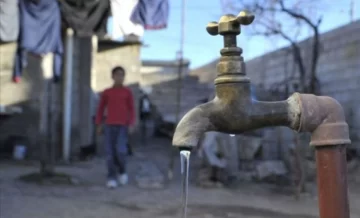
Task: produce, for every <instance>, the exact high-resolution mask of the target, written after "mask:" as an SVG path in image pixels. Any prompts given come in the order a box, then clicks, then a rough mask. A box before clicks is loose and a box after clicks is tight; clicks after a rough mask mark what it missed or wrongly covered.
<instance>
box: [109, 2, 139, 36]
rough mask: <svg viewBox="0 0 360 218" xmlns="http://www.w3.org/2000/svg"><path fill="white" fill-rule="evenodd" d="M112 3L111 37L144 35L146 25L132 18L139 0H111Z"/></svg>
mask: <svg viewBox="0 0 360 218" xmlns="http://www.w3.org/2000/svg"><path fill="white" fill-rule="evenodd" d="M110 3H111V14H112V24H111V32H110V36H111V38H112V39H114V40H118V39H120V38H122V37H126V36H129V35H136V36H139V37H142V36H143V35H144V27H143V26H142V25H140V24H135V23H134V22H132V21H131V20H130V18H131V15H132V13H133V11H134V9H135V7H136V6H137V4H138V3H139V0H110Z"/></svg>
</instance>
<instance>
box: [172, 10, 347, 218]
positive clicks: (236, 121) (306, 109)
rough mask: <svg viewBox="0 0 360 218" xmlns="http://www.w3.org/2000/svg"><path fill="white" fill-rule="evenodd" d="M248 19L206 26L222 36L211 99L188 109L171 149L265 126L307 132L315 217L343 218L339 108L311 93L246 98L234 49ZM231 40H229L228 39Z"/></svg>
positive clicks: (343, 141)
mask: <svg viewBox="0 0 360 218" xmlns="http://www.w3.org/2000/svg"><path fill="white" fill-rule="evenodd" d="M253 20H254V16H252V15H250V14H248V13H246V12H241V13H240V14H239V16H238V17H235V16H234V15H225V16H223V17H221V19H220V21H219V23H216V22H211V23H210V24H209V25H208V26H207V31H208V32H209V34H211V35H217V34H220V35H222V36H224V37H225V39H224V48H223V49H222V50H221V55H222V56H221V58H220V61H219V63H218V65H217V70H218V76H217V78H216V79H215V81H214V82H215V86H216V88H215V91H216V97H215V98H214V100H212V101H211V102H209V103H206V104H203V105H199V106H197V107H195V108H194V109H192V110H190V111H189V112H188V113H187V114H186V115H185V116H184V117H183V118H182V119H181V120H180V122H179V124H178V126H177V127H176V130H175V134H174V138H173V145H174V146H176V147H178V148H180V149H184V147H185V148H189V147H194V146H196V145H197V143H198V142H199V139H200V137H201V136H202V135H203V134H204V133H205V132H208V131H218V132H223V133H229V134H239V133H243V132H245V131H249V130H254V129H257V128H261V127H266V126H288V127H290V128H292V129H294V130H296V131H298V132H310V133H312V135H311V142H310V145H311V146H315V148H316V157H317V166H318V168H317V172H318V185H319V187H318V188H319V208H320V218H349V204H348V193H347V179H346V156H345V146H344V145H347V144H350V143H351V141H350V138H349V128H348V125H347V123H346V121H345V115H344V111H343V109H342V107H341V105H340V104H339V103H338V102H337V101H336V100H335V99H333V98H330V97H326V96H315V95H312V94H299V93H295V94H293V95H291V96H290V97H289V98H288V99H287V100H286V101H276V102H261V101H255V100H253V99H251V93H250V79H249V78H247V77H246V72H245V66H244V65H245V64H244V61H243V58H242V57H241V52H242V50H241V48H238V47H236V46H233V45H234V42H235V38H236V35H239V34H240V32H241V31H240V24H241V25H249V24H250V23H251V22H252V21H253ZM231 37H232V38H231Z"/></svg>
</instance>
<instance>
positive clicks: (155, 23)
mask: <svg viewBox="0 0 360 218" xmlns="http://www.w3.org/2000/svg"><path fill="white" fill-rule="evenodd" d="M168 19H169V1H168V0H139V3H138V5H137V6H136V8H135V9H134V12H133V14H132V16H131V20H132V21H133V22H134V23H138V24H141V25H142V26H143V27H144V28H145V29H147V30H151V29H164V28H166V27H167V23H168Z"/></svg>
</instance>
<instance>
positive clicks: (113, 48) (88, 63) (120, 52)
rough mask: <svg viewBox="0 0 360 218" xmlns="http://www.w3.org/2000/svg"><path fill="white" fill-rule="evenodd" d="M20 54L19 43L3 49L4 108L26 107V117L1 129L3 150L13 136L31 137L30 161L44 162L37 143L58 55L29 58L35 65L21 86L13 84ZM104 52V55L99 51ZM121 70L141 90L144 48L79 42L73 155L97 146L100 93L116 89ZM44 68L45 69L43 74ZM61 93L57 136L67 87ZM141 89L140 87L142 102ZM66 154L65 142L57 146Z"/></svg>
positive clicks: (0, 91)
mask: <svg viewBox="0 0 360 218" xmlns="http://www.w3.org/2000/svg"><path fill="white" fill-rule="evenodd" d="M15 50H16V44H15V43H9V44H1V45H0V104H1V105H4V106H11V105H16V106H21V107H22V108H23V114H21V115H16V116H14V117H12V118H9V119H8V120H7V121H6V122H4V123H3V124H2V125H1V126H0V146H1V142H3V141H4V139H6V138H7V137H8V136H9V135H14V134H20V135H25V136H27V137H28V138H29V141H30V144H31V146H30V149H29V151H30V152H31V154H30V156H32V157H39V155H38V154H39V152H40V149H39V148H40V145H39V144H38V143H37V140H36V138H37V136H38V131H39V118H40V115H39V110H40V108H39V97H40V96H39V93H40V91H39V89H40V88H41V87H42V86H41V84H42V81H43V80H42V79H41V76H42V73H43V71H44V70H45V71H46V72H47V71H52V55H47V56H45V57H44V58H43V59H42V60H41V61H40V60H37V59H36V57H35V56H34V57H32V56H29V58H30V59H29V66H28V67H27V69H26V70H25V72H24V76H23V79H22V81H21V83H19V84H14V83H13V82H12V81H11V73H12V68H13V62H14V54H15ZM97 50H98V52H96V51H97ZM116 65H121V66H123V67H124V68H125V69H126V71H127V79H126V84H127V85H130V86H131V87H137V86H138V85H137V84H138V81H139V80H140V65H141V61H140V45H139V44H136V45H129V44H128V45H124V44H120V45H119V44H117V45H116V44H113V43H112V42H104V41H100V42H98V41H97V40H96V38H90V37H88V38H78V37H75V39H74V54H73V86H72V93H73V95H72V135H71V139H72V149H71V152H72V155H75V154H77V153H78V149H79V146H81V145H86V144H89V143H91V142H92V137H93V134H92V133H93V130H94V129H93V120H92V116H93V115H94V113H95V109H96V103H97V102H96V101H95V99H96V97H95V96H96V95H95V93H97V92H100V91H102V90H103V89H105V88H107V87H110V86H111V85H112V81H111V73H110V72H111V69H112V68H113V67H114V66H116ZM39 69H43V70H42V71H40V70H39ZM54 87H55V89H54V90H56V91H57V93H56V98H54V101H56V104H57V106H56V107H53V108H54V110H55V111H56V113H57V119H58V124H57V133H58V135H57V137H60V133H61V120H60V118H61V114H62V107H61V89H62V84H61V83H59V84H57V85H54ZM137 90H138V89H136V88H134V95H135V96H136V97H137V95H138V91H137ZM57 150H58V155H60V154H61V140H60V139H59V140H58V145H57Z"/></svg>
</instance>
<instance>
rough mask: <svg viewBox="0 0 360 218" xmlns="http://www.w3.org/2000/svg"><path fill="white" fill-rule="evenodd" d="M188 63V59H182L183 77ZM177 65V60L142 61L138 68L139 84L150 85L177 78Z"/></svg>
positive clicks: (178, 64) (178, 63)
mask: <svg viewBox="0 0 360 218" xmlns="http://www.w3.org/2000/svg"><path fill="white" fill-rule="evenodd" d="M189 64H190V62H189V61H188V60H184V62H183V65H182V73H181V75H182V76H183V77H185V76H187V75H188V74H189ZM179 66H180V62H179V61H143V62H142V66H141V69H140V73H141V79H140V84H141V86H151V85H155V84H159V83H163V82H168V81H171V80H174V79H177V78H178V74H179Z"/></svg>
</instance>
